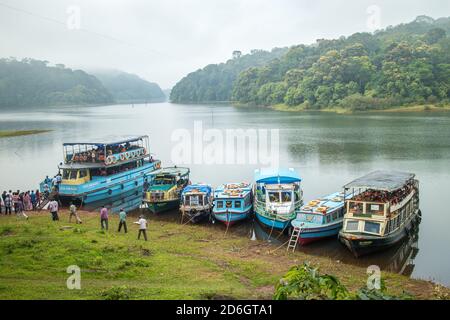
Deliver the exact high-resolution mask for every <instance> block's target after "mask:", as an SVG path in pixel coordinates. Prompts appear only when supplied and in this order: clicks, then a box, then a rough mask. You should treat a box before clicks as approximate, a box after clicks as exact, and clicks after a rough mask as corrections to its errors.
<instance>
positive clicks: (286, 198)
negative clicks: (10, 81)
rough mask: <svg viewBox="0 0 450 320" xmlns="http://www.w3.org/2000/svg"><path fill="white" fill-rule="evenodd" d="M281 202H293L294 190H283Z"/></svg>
mask: <svg viewBox="0 0 450 320" xmlns="http://www.w3.org/2000/svg"><path fill="white" fill-rule="evenodd" d="M281 202H292V192H291V191H281Z"/></svg>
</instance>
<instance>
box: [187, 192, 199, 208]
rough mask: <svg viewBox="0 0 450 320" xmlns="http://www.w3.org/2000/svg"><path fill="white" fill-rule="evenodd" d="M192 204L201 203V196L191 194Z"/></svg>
mask: <svg viewBox="0 0 450 320" xmlns="http://www.w3.org/2000/svg"><path fill="white" fill-rule="evenodd" d="M189 198H190V201H191V206H198V205H199V197H198V196H193V195H191V196H190V197H189Z"/></svg>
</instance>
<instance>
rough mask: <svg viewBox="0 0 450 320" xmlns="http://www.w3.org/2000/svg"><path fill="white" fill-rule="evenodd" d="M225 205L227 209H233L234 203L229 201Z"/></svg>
mask: <svg viewBox="0 0 450 320" xmlns="http://www.w3.org/2000/svg"><path fill="white" fill-rule="evenodd" d="M225 205H226V207H227V208H231V206H232V205H233V202H232V201H227V202H226V203H225Z"/></svg>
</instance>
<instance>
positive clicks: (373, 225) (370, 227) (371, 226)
mask: <svg viewBox="0 0 450 320" xmlns="http://www.w3.org/2000/svg"><path fill="white" fill-rule="evenodd" d="M364 231H365V232H370V233H377V234H378V233H380V224H379V223H377V222H369V221H366V222H365V224H364Z"/></svg>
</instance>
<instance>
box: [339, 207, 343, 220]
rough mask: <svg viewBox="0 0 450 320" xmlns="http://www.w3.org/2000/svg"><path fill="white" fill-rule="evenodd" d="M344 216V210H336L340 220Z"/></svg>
mask: <svg viewBox="0 0 450 320" xmlns="http://www.w3.org/2000/svg"><path fill="white" fill-rule="evenodd" d="M343 216H344V208H341V209H339V210H338V217H339V218H342V217H343Z"/></svg>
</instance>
